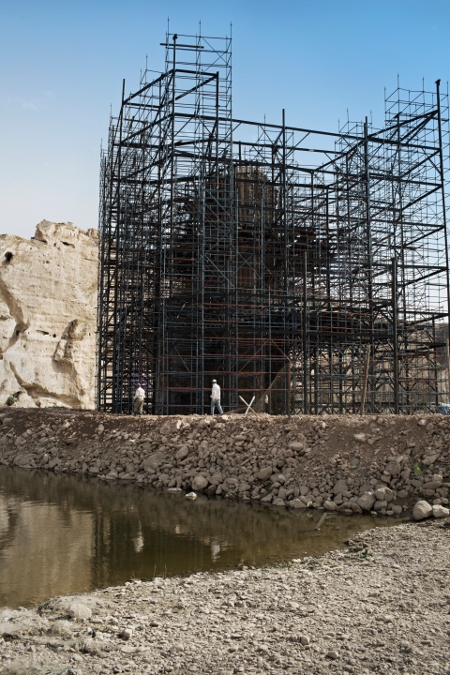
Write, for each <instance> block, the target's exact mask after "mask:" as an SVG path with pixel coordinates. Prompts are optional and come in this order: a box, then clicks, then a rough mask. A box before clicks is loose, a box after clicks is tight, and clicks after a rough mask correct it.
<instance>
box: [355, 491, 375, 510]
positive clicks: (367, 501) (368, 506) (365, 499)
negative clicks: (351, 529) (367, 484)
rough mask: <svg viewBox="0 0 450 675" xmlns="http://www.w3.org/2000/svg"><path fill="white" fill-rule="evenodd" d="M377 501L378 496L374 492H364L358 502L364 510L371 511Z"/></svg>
mask: <svg viewBox="0 0 450 675" xmlns="http://www.w3.org/2000/svg"><path fill="white" fill-rule="evenodd" d="M375 502H376V497H375V495H374V493H373V492H364V494H362V495H361V497H360V498H359V499H358V500H357V502H356V503H357V504H358V506H360V507H361V508H362V510H363V511H371V510H372V507H373V505H374V504H375Z"/></svg>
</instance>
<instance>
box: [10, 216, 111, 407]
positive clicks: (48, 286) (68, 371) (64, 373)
mask: <svg viewBox="0 0 450 675" xmlns="http://www.w3.org/2000/svg"><path fill="white" fill-rule="evenodd" d="M97 246H98V240H97V232H96V230H88V231H87V232H84V231H83V230H80V229H78V228H76V227H74V226H73V225H72V223H50V222H48V221H46V220H43V221H42V222H41V223H39V225H38V226H37V227H36V234H35V237H34V238H33V239H31V240H27V239H22V238H21V237H15V236H13V235H7V234H4V235H0V404H4V403H5V402H6V399H7V398H8V397H9V396H11V395H12V396H14V397H15V398H16V399H17V402H16V404H15V405H17V406H22V407H48V406H64V407H69V408H70V407H73V408H93V407H94V404H95V398H94V396H95V391H94V384H95V379H94V375H95V331H96V304H97V262H98V250H97Z"/></svg>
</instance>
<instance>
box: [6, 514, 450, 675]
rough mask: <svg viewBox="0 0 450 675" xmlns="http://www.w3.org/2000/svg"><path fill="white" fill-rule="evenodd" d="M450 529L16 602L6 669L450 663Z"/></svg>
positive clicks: (401, 533) (417, 674) (395, 534)
mask: <svg viewBox="0 0 450 675" xmlns="http://www.w3.org/2000/svg"><path fill="white" fill-rule="evenodd" d="M449 533H450V522H449V521H448V520H445V521H440V522H436V521H433V522H431V521H426V522H424V523H420V524H402V525H398V526H395V527H392V528H382V529H377V530H369V531H366V532H364V533H362V534H361V535H358V536H357V537H355V538H354V539H353V540H351V541H350V542H348V548H347V549H346V550H344V551H334V552H331V553H329V554H327V555H325V556H321V557H319V558H311V557H310V558H304V559H302V560H294V561H292V562H291V563H288V564H284V565H280V566H276V567H266V568H262V569H240V570H237V571H233V572H225V573H217V574H196V575H193V576H190V577H187V578H172V579H162V578H157V579H154V580H153V581H151V582H145V583H144V582H140V581H132V582H129V583H127V584H126V585H125V586H124V587H118V588H108V589H105V590H102V591H98V592H95V593H91V594H89V595H81V596H78V597H70V598H67V597H66V598H56V599H54V600H51V601H49V602H47V603H45V604H44V605H41V606H40V607H39V608H34V609H31V610H29V609H21V610H14V611H13V610H2V611H1V612H0V629H1V635H2V638H0V652H1V664H2V665H1V666H0V673H2V675H6V674H13V673H14V674H15V675H18V674H19V673H20V674H21V675H25V673H26V674H27V675H44V674H46V675H47V674H48V675H56V673H59V674H64V675H90V674H91V673H105V674H108V675H109V674H110V673H122V672H125V673H139V674H140V673H147V674H148V675H150V674H157V673H158V674H160V673H173V674H174V675H178V674H182V673H183V674H187V673H199V674H200V673H202V674H206V673H211V674H214V675H216V674H217V675H219V674H221V675H228V674H231V673H243V674H245V673H248V674H250V673H270V674H274V675H275V674H276V675H278V674H280V675H281V674H282V673H283V674H284V673H308V674H312V673H320V674H321V673H338V674H339V675H340V674H341V673H355V674H356V675H363V674H365V673H373V672H374V673H389V674H390V675H394V674H395V673H402V674H403V675H407V674H409V675H430V674H432V673H436V674H444V673H450V659H449V649H448V646H449V636H450V614H449V609H450V589H449V587H448V539H449ZM69 617H71V618H69ZM83 617H84V618H83Z"/></svg>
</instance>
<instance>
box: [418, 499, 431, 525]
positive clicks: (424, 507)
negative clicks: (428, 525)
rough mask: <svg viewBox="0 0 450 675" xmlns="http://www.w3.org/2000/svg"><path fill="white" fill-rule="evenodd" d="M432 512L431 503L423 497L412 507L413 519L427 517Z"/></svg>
mask: <svg viewBox="0 0 450 675" xmlns="http://www.w3.org/2000/svg"><path fill="white" fill-rule="evenodd" d="M432 513H433V507H432V506H431V504H429V503H428V502H426V501H425V500H424V499H421V500H420V501H418V502H416V504H414V508H413V518H414V520H424V519H425V518H429V517H430V516H431V515H432Z"/></svg>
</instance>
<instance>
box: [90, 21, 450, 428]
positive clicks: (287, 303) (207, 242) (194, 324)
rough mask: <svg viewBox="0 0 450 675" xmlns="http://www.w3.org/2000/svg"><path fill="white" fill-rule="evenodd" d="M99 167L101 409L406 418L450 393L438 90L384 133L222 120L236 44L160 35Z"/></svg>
mask: <svg viewBox="0 0 450 675" xmlns="http://www.w3.org/2000/svg"><path fill="white" fill-rule="evenodd" d="M163 46H164V48H165V55H166V57H165V69H164V72H163V73H161V74H160V75H158V76H157V77H155V76H154V74H153V73H151V72H150V71H148V70H146V71H145V72H144V73H143V75H142V77H141V83H140V87H139V89H138V91H136V92H135V93H132V94H130V95H126V94H125V83H124V85H123V91H122V103H121V108H120V112H119V114H118V116H117V117H112V118H111V122H110V131H109V142H108V148H107V149H106V150H105V152H104V153H103V155H102V161H101V200H100V234H101V236H100V268H99V270H100V271H99V317H98V325H99V333H98V407H99V409H101V410H105V411H111V412H116V413H123V412H131V410H132V399H133V394H134V390H135V388H136V386H137V385H138V383H141V384H142V386H143V387H144V388H145V390H146V394H147V401H148V411H149V412H151V413H153V414H158V415H167V414H191V413H199V414H204V413H205V412H206V411H207V410H208V408H209V404H210V390H211V381H212V379H213V378H216V379H217V380H218V381H219V384H220V385H221V387H222V392H223V400H222V403H223V405H224V407H225V409H226V410H231V411H238V410H240V409H244V410H245V406H244V407H243V406H242V399H244V400H246V401H248V402H250V400H251V399H252V398H253V397H255V403H254V408H255V410H257V411H260V412H268V413H271V414H298V413H303V414H320V413H325V412H326V413H357V412H358V413H359V412H367V413H380V412H381V413H384V412H395V413H399V412H401V413H411V412H415V411H420V410H430V409H437V408H439V406H440V405H441V404H443V403H446V402H447V401H448V393H449V386H448V382H449V378H448V339H447V332H448V331H447V328H448V298H449V265H448V245H447V231H446V205H445V196H446V185H447V184H446V172H447V170H448V148H449V144H448V138H449V135H448V92H447V93H443V92H442V91H441V89H440V83H439V81H438V82H437V83H436V90H435V91H434V92H425V91H418V92H410V91H406V90H403V89H400V88H398V89H397V90H396V91H395V92H394V94H392V96H389V97H387V98H386V108H385V110H386V115H385V126H384V128H383V129H378V130H377V129H374V128H373V127H372V124H370V123H369V121H368V120H367V119H366V120H365V122H364V123H357V124H351V123H347V124H346V125H345V127H344V128H342V129H341V130H340V131H338V132H336V133H332V132H323V131H318V130H312V129H303V128H299V127H293V126H289V125H287V124H286V119H285V113H284V111H283V113H282V117H281V123H280V124H269V123H258V122H251V121H244V120H238V119H235V118H233V115H232V91H231V88H232V69H231V39H230V38H221V37H205V36H203V35H196V36H186V35H176V34H167V36H166V41H165V43H163Z"/></svg>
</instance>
